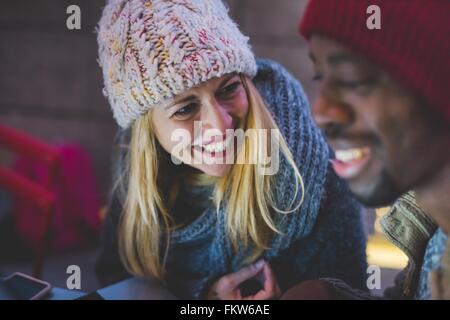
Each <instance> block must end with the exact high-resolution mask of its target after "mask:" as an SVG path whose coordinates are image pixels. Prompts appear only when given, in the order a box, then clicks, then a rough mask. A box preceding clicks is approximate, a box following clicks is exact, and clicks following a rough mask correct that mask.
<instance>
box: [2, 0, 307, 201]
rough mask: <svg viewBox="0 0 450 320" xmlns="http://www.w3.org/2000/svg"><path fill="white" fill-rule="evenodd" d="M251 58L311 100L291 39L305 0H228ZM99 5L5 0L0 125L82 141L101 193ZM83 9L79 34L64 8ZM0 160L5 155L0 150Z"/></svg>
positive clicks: (104, 123)
mask: <svg viewBox="0 0 450 320" xmlns="http://www.w3.org/2000/svg"><path fill="white" fill-rule="evenodd" d="M227 2H228V4H229V6H230V10H231V15H232V17H233V18H234V19H235V21H236V22H237V23H238V24H239V25H240V27H241V30H242V31H243V32H244V33H245V34H247V35H248V36H250V38H251V43H252V46H253V48H254V51H255V53H256V55H257V56H260V57H269V58H273V59H276V60H278V61H279V62H281V63H282V64H284V65H285V66H286V67H287V68H288V69H289V70H290V71H291V72H292V73H293V74H294V75H296V76H297V77H298V78H299V79H301V81H302V83H303V84H304V86H305V88H306V91H307V93H308V94H309V95H311V96H313V95H314V93H313V92H314V90H313V84H312V81H311V80H310V78H311V76H312V70H311V65H310V63H309V61H308V58H307V49H306V45H305V43H304V41H303V40H302V39H301V38H300V37H299V36H298V34H297V26H298V21H299V17H300V16H301V13H302V11H303V9H304V6H305V4H306V1H305V0H277V1H273V0H228V1H227ZM104 3H105V2H104V0H70V1H69V0H6V1H5V0H4V1H2V3H1V5H0V7H1V9H0V123H3V124H6V125H9V126H13V127H16V128H18V129H20V130H23V131H25V132H28V133H30V134H32V135H34V136H37V137H40V138H43V139H45V140H47V141H49V142H58V141H71V142H76V143H79V144H81V145H82V146H83V147H84V148H85V149H86V150H87V151H88V152H89V153H90V155H91V156H92V159H93V163H94V167H95V170H96V175H97V179H98V181H99V184H100V187H101V191H102V194H103V196H105V195H106V194H107V190H108V188H109V185H110V171H109V168H110V150H111V144H112V139H113V136H114V133H115V130H116V125H115V122H114V121H113V119H112V115H111V112H110V110H109V105H108V104H107V101H106V99H105V98H104V97H103V95H102V93H101V89H102V76H101V71H100V68H99V67H98V65H97V61H96V59H97V44H96V35H95V33H94V29H95V26H96V24H97V21H98V20H99V17H100V15H101V10H102V7H103V5H104ZM71 4H76V5H78V6H80V8H81V27H82V28H81V30H68V29H67V28H66V19H67V16H68V15H67V14H66V8H67V7H68V6H69V5H71ZM0 158H3V159H6V158H8V157H7V155H5V153H4V152H3V153H0Z"/></svg>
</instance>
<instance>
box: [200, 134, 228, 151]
mask: <svg viewBox="0 0 450 320" xmlns="http://www.w3.org/2000/svg"><path fill="white" fill-rule="evenodd" d="M232 138H233V136H231V138H227V139H226V140H225V141H221V142H213V143H209V144H207V145H205V146H201V148H202V150H203V151H206V152H208V153H213V152H223V151H224V150H226V148H227V147H228V145H229V144H230V142H231V139H232Z"/></svg>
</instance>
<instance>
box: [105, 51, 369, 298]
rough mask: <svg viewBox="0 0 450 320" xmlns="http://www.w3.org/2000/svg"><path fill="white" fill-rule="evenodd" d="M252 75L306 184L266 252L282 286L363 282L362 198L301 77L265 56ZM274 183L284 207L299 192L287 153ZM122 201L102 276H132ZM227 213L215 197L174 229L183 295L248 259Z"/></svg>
mask: <svg viewBox="0 0 450 320" xmlns="http://www.w3.org/2000/svg"><path fill="white" fill-rule="evenodd" d="M253 83H254V84H255V86H256V87H257V89H258V90H259V92H260V93H261V95H262V96H263V98H264V99H265V101H266V103H267V107H268V108H269V111H270V112H271V114H272V115H273V117H274V119H275V121H276V123H277V125H278V127H279V129H280V131H281V134H282V135H283V136H284V138H285V140H286V142H287V144H288V147H289V149H290V151H291V153H292V155H293V157H294V161H295V163H296V164H297V167H298V168H299V171H300V173H301V176H302V178H303V181H304V184H305V195H304V202H303V204H302V205H301V207H300V208H299V209H298V210H296V211H294V212H292V213H289V214H278V213H276V216H275V221H276V222H277V224H278V227H279V229H280V230H281V231H282V234H276V235H275V236H274V237H273V239H272V241H271V248H270V249H268V250H266V251H265V252H264V255H263V257H264V258H265V259H266V260H268V261H269V262H270V264H271V266H272V267H273V269H274V272H275V275H276V278H277V280H278V282H279V285H280V287H281V289H282V290H286V289H288V288H290V287H291V286H293V285H295V284H296V283H298V282H300V281H303V280H307V279H314V278H319V277H333V278H339V279H343V280H344V281H346V282H348V283H350V284H352V285H353V286H355V287H358V288H364V286H365V278H366V267H367V265H366V256H365V245H366V237H365V234H364V231H363V224H362V219H361V216H360V206H359V205H358V203H357V202H356V201H355V200H354V199H353V198H352V197H351V195H350V193H349V190H348V188H347V186H346V184H345V183H344V182H343V181H341V180H340V179H338V177H337V176H336V175H335V174H334V172H333V170H332V169H331V167H330V164H329V158H330V156H331V152H330V149H329V147H328V146H327V144H326V142H325V140H324V138H323V136H322V134H321V132H320V130H319V129H318V128H317V127H316V126H315V125H314V123H313V121H312V120H311V115H310V110H309V105H308V102H307V98H306V96H305V94H304V92H303V90H302V88H301V85H300V84H299V82H298V81H297V80H295V79H294V78H293V77H292V76H291V75H290V74H289V73H288V72H287V71H286V70H285V69H284V68H283V67H282V66H280V65H279V64H277V63H275V62H273V61H270V60H258V73H257V75H256V77H255V78H254V79H253ZM128 139H129V131H128V132H123V131H122V132H119V140H120V143H122V144H126V143H127V140H128ZM120 155H122V157H121V159H122V160H123V159H124V157H123V154H122V152H119V159H120ZM118 162H119V163H120V162H121V161H120V160H119V161H118ZM122 162H124V161H122ZM125 163H126V161H125ZM118 166H119V169H118V170H119V171H120V170H121V169H120V166H121V165H120V164H119V165H118ZM273 188H274V190H273V191H274V195H275V201H276V205H277V207H278V208H283V209H284V208H287V207H288V204H289V203H290V201H291V199H292V197H293V196H294V190H293V189H294V175H293V172H292V168H291V167H290V166H289V165H288V164H287V161H286V159H285V158H284V157H280V163H279V171H278V173H277V175H276V179H275V182H274V184H273ZM122 201H123V200H121V199H120V196H119V195H117V194H114V195H113V198H112V206H111V208H110V212H109V215H108V218H107V222H106V228H105V237H104V250H103V253H102V255H101V256H100V259H99V261H98V265H97V272H98V274H99V276H100V280H101V282H102V280H103V284H106V283H107V282H112V281H117V280H119V279H121V278H124V277H125V276H126V273H125V272H124V270H123V267H122V265H121V263H120V260H119V258H118V254H117V228H116V227H117V221H118V218H119V217H118V216H119V213H120V209H121V205H122V203H123V202H122ZM224 205H226V204H224ZM225 218H226V210H225V209H224V206H223V207H221V208H220V210H219V213H218V214H217V213H216V211H215V207H214V206H213V205H212V203H211V204H210V205H208V206H207V207H206V208H205V210H204V211H203V212H202V213H201V214H199V215H198V216H197V217H196V218H195V219H194V221H192V222H190V223H189V224H188V225H186V226H184V227H182V228H181V229H177V230H176V231H174V232H173V233H172V235H171V246H170V250H169V257H168V263H167V277H166V285H167V287H168V288H169V290H171V291H172V292H173V293H174V294H175V295H177V296H178V297H181V298H194V299H196V298H201V297H202V296H203V294H204V293H205V290H206V288H208V286H209V285H210V284H211V282H212V281H214V280H216V279H217V278H219V277H220V276H223V275H225V274H229V273H231V272H235V271H237V270H239V268H240V267H241V264H242V261H243V259H244V258H245V257H246V255H247V254H248V248H244V247H241V248H240V249H239V250H238V252H234V251H233V249H232V246H231V243H230V240H229V238H228V236H227V234H226V228H225V221H226V219H225Z"/></svg>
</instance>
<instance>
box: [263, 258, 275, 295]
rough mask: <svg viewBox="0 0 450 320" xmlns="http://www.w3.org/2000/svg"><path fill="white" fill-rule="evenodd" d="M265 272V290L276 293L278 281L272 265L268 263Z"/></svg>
mask: <svg viewBox="0 0 450 320" xmlns="http://www.w3.org/2000/svg"><path fill="white" fill-rule="evenodd" d="M263 272H264V278H265V281H264V290H265V291H267V292H271V293H275V288H276V286H277V280H276V278H275V274H274V272H273V270H272V267H271V266H270V264H268V263H266V265H265V266H264V269H263Z"/></svg>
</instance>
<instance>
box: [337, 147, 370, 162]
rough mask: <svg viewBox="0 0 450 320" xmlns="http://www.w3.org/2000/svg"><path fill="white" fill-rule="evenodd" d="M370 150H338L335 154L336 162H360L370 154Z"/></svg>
mask: <svg viewBox="0 0 450 320" xmlns="http://www.w3.org/2000/svg"><path fill="white" fill-rule="evenodd" d="M368 152H369V150H368V148H355V149H347V150H337V151H336V152H335V155H336V160H338V161H341V162H351V161H355V160H359V159H361V158H363V157H364V156H366V155H367V154H368Z"/></svg>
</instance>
